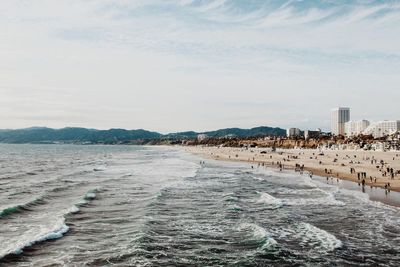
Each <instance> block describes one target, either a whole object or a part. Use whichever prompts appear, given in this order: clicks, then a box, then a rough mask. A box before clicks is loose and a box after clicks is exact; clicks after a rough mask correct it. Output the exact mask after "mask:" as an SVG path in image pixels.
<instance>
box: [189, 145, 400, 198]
mask: <svg viewBox="0 0 400 267" xmlns="http://www.w3.org/2000/svg"><path fill="white" fill-rule="evenodd" d="M185 149H186V151H188V152H191V153H194V154H197V155H200V156H203V157H207V158H212V159H216V160H231V161H245V162H249V163H254V165H255V166H256V165H257V166H258V165H262V166H267V167H268V166H269V167H275V168H280V166H281V167H282V168H283V169H293V170H294V169H296V166H297V169H298V170H299V171H300V170H301V167H302V166H304V168H303V170H304V171H307V172H311V173H312V174H313V175H318V176H322V177H329V178H331V177H335V178H339V179H343V180H349V181H353V182H356V183H360V184H361V183H362V182H363V180H364V181H365V184H366V185H367V186H372V187H381V188H385V186H386V187H387V186H388V184H389V187H388V189H389V190H393V191H397V192H400V174H399V170H400V152H397V153H396V152H381V151H364V150H317V149H277V150H276V151H275V152H273V151H272V150H271V149H268V148H232V147H206V146H193V147H186V148H185ZM299 166H300V167H299ZM392 171H393V174H392Z"/></svg>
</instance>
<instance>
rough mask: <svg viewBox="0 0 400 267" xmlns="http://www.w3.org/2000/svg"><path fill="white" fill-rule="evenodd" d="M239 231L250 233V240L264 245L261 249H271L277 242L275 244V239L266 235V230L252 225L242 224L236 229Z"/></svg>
mask: <svg viewBox="0 0 400 267" xmlns="http://www.w3.org/2000/svg"><path fill="white" fill-rule="evenodd" d="M238 230H239V231H246V230H247V231H249V230H250V231H251V233H252V236H251V238H250V239H253V240H255V241H263V242H264V245H263V246H262V248H267V247H272V246H276V245H277V244H278V242H276V240H275V239H273V238H272V237H271V234H270V233H268V231H267V230H265V229H264V228H263V227H261V226H259V225H257V224H254V223H242V224H240V225H239V227H238Z"/></svg>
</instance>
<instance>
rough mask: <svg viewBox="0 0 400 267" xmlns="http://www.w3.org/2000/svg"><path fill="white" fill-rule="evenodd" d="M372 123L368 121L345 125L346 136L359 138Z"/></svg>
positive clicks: (352, 122)
mask: <svg viewBox="0 0 400 267" xmlns="http://www.w3.org/2000/svg"><path fill="white" fill-rule="evenodd" d="M369 125H370V122H369V121H368V120H359V121H349V122H346V123H345V134H346V136H357V135H360V134H362V133H363V132H364V131H365V129H367V128H368V126H369Z"/></svg>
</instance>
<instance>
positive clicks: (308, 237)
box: [295, 222, 343, 252]
mask: <svg viewBox="0 0 400 267" xmlns="http://www.w3.org/2000/svg"><path fill="white" fill-rule="evenodd" d="M296 231H297V234H296V235H295V236H296V237H298V238H300V239H301V242H300V243H301V244H307V245H311V246H312V247H313V248H314V249H316V250H317V251H319V252H330V251H333V250H335V249H337V248H340V247H342V245H343V244H342V241H340V240H339V239H337V238H336V237H335V236H334V235H333V234H331V233H328V232H327V231H325V230H322V229H320V228H318V227H316V226H314V225H312V224H309V223H304V222H301V223H299V224H298V225H297V229H296Z"/></svg>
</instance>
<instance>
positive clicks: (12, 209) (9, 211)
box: [0, 195, 45, 218]
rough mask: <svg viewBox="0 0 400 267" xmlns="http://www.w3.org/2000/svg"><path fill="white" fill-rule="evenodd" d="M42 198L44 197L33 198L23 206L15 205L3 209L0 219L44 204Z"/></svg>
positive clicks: (0, 212)
mask: <svg viewBox="0 0 400 267" xmlns="http://www.w3.org/2000/svg"><path fill="white" fill-rule="evenodd" d="M44 198H45V196H44V195H43V196H40V197H37V198H35V199H34V200H32V201H29V202H27V203H25V204H20V205H15V206H12V207H8V208H5V209H3V210H2V211H0V218H2V217H6V216H9V215H12V214H15V213H20V212H23V211H27V210H29V208H30V207H32V206H36V205H41V204H44V203H45V200H44Z"/></svg>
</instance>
